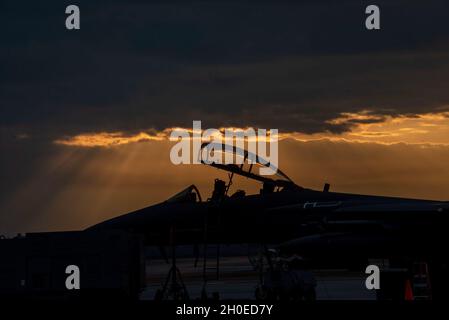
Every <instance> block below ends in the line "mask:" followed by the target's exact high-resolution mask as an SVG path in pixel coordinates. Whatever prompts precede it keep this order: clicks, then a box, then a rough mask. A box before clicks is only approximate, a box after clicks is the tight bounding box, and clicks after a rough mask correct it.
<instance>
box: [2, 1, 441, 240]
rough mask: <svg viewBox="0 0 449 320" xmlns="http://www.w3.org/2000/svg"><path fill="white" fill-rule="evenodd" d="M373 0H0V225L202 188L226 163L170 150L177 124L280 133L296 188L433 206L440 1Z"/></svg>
mask: <svg viewBox="0 0 449 320" xmlns="http://www.w3.org/2000/svg"><path fill="white" fill-rule="evenodd" d="M374 3H375V4H377V5H378V6H379V8H380V13H381V14H380V19H381V29H380V30H374V31H368V30H366V28H365V18H366V16H367V15H366V14H365V8H366V6H367V5H369V4H373V2H372V1H370V2H367V1H330V0H328V1H297V2H292V1H276V2H275V1H272V2H270V1H262V2H260V3H258V4H257V5H255V4H254V3H253V2H249V1H207V2H206V1H204V2H190V1H187V2H170V1H119V0H111V1H95V2H94V3H93V2H92V1H76V3H75V2H72V1H70V2H69V1H39V2H36V1H22V2H20V3H18V2H17V1H9V0H6V1H2V2H0V39H1V42H0V234H11V233H16V232H28V231H47V230H76V229H80V228H85V227H88V226H89V225H91V224H93V223H97V222H99V221H101V220H103V219H107V218H110V217H113V216H117V215H119V214H122V213H125V212H128V211H131V210H135V209H138V208H141V207H144V206H148V205H151V204H154V203H157V202H159V201H162V200H164V199H166V198H168V197H169V196H171V195H173V194H174V193H176V192H178V191H179V190H181V189H183V188H184V187H186V186H188V185H190V184H191V183H195V184H197V185H198V186H199V187H200V190H201V191H202V192H203V193H204V195H203V197H207V196H208V195H209V194H210V192H211V188H212V184H213V180H214V179H215V178H216V177H221V178H222V179H224V178H225V177H226V175H225V174H224V173H222V172H219V171H217V170H215V169H212V168H207V167H205V166H202V165H181V166H175V165H173V164H172V163H171V162H170V159H169V153H170V148H171V146H172V145H173V143H172V142H170V141H168V136H169V133H170V131H171V130H172V128H176V127H181V128H191V127H192V121H193V120H201V121H202V126H203V128H225V127H239V128H247V127H254V128H266V129H271V128H275V129H278V130H279V134H280V138H281V141H280V146H279V150H280V151H279V152H280V153H279V162H280V163H279V167H280V168H281V169H282V170H283V171H284V172H286V173H287V174H288V175H289V176H291V177H292V178H293V180H294V181H295V182H296V183H297V184H299V185H302V186H305V187H311V188H318V189H320V188H322V185H323V184H324V183H326V182H328V183H330V184H331V189H332V190H335V191H342V192H354V193H369V194H381V195H391V196H402V197H413V198H429V199H439V200H449V188H448V183H449V182H448V181H449V169H448V167H447V159H449V90H448V87H449V23H448V21H449V4H448V3H447V2H446V1H438V0H430V1H426V2H423V1H399V0H392V1H376V2H374ZM69 4H77V5H78V6H79V8H80V11H81V29H80V30H71V31H69V30H67V29H66V28H65V19H66V17H67V15H66V14H65V7H66V6H67V5H69ZM240 180H241V181H238V183H237V182H236V183H235V184H234V186H233V189H234V190H236V189H238V188H241V189H245V190H247V191H248V192H257V190H258V186H257V185H255V184H253V183H251V182H250V181H247V180H245V179H240Z"/></svg>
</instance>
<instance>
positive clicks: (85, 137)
mask: <svg viewBox="0 0 449 320" xmlns="http://www.w3.org/2000/svg"><path fill="white" fill-rule="evenodd" d="M328 123H329V124H334V125H342V124H343V125H344V124H348V127H349V128H350V130H349V131H347V132H344V133H332V132H322V133H315V134H305V133H301V132H281V133H279V135H278V138H279V140H284V139H294V140H297V141H303V142H307V141H316V140H330V141H345V142H370V143H378V144H387V145H389V144H396V143H406V144H431V145H449V112H440V113H426V114H420V115H400V116H390V115H376V114H371V113H370V111H368V110H364V111H361V112H359V113H342V114H341V115H340V116H339V117H338V118H335V119H331V120H329V121H328ZM175 129H182V130H186V131H187V132H188V133H189V134H191V133H192V129H191V128H187V129H184V128H166V129H164V130H161V131H155V130H150V132H139V133H136V134H126V133H123V132H100V133H84V134H79V135H75V136H72V137H66V138H62V139H58V140H56V141H54V142H55V143H56V144H61V145H66V146H76V147H113V146H120V145H125V144H130V143H135V142H143V141H162V140H170V133H171V132H172V131H173V130H175ZM225 129H232V130H242V131H245V130H247V129H248V128H235V127H232V128H231V127H230V128H220V129H219V130H220V132H222V133H224V130H225ZM267 133H269V132H267ZM258 139H261V137H258Z"/></svg>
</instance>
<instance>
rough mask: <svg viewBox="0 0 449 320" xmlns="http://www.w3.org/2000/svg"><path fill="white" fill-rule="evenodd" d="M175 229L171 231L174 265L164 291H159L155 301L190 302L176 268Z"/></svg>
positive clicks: (166, 280) (163, 288)
mask: <svg viewBox="0 0 449 320" xmlns="http://www.w3.org/2000/svg"><path fill="white" fill-rule="evenodd" d="M174 229H175V228H174V227H172V228H171V229H170V242H171V244H172V265H171V267H170V270H169V271H168V274H167V278H166V279H165V282H164V286H163V287H162V289H158V290H157V291H156V294H155V296H154V300H189V293H188V292H187V288H186V286H185V284H184V281H183V280H182V276H181V272H180V271H179V269H178V267H177V266H176V246H175V241H174V238H175V230H174Z"/></svg>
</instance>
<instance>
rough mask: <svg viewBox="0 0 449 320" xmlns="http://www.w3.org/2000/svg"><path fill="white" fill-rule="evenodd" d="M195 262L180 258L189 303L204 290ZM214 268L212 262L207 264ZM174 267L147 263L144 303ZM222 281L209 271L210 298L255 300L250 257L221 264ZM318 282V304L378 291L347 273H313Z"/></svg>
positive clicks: (256, 277) (362, 276)
mask: <svg viewBox="0 0 449 320" xmlns="http://www.w3.org/2000/svg"><path fill="white" fill-rule="evenodd" d="M202 262H203V261H202V260H201V259H200V260H199V261H198V264H197V266H196V267H195V266H194V264H195V261H194V259H193V258H178V259H177V267H178V269H179V270H180V272H181V274H182V279H183V281H184V284H185V286H186V288H187V291H188V293H189V298H190V299H198V298H200V296H201V290H202V288H203V265H202ZM207 263H208V267H213V266H214V263H213V260H208V262H207ZM170 267H171V264H168V263H167V262H166V261H165V260H163V259H148V260H147V263H146V283H147V287H146V288H145V290H144V292H143V293H142V294H141V299H142V300H152V299H153V298H154V295H155V293H156V290H157V289H160V288H162V286H163V283H164V281H165V279H166V277H167V274H168V272H169V269H170ZM219 271H220V277H219V280H216V279H214V277H215V275H216V269H212V270H209V271H208V277H209V278H210V280H209V281H208V282H207V286H206V291H207V292H208V294H212V293H213V292H218V293H219V296H220V299H255V295H254V292H255V288H256V286H257V285H258V282H259V273H258V272H257V271H255V270H254V267H253V266H252V265H251V264H250V262H249V259H248V257H247V256H227V257H222V258H221V260H220V269H219ZM312 272H313V274H314V276H315V278H316V281H317V287H316V295H317V300H375V299H376V293H375V291H371V290H367V289H366V287H365V279H366V275H365V274H364V273H361V272H359V273H358V272H350V271H347V270H313V271H312Z"/></svg>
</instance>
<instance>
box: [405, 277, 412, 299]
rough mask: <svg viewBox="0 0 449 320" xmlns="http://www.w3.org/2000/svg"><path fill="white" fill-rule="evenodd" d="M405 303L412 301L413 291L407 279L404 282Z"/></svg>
mask: <svg viewBox="0 0 449 320" xmlns="http://www.w3.org/2000/svg"><path fill="white" fill-rule="evenodd" d="M404 300H405V301H413V289H412V284H411V282H410V280H409V279H407V280H405V296H404Z"/></svg>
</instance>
